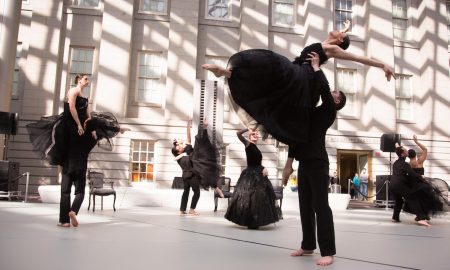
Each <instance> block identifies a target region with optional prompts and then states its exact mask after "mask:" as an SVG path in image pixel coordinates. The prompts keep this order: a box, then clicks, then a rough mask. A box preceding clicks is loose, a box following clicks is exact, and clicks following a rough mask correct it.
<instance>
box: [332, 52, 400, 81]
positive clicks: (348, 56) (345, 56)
mask: <svg viewBox="0 0 450 270" xmlns="http://www.w3.org/2000/svg"><path fill="white" fill-rule="evenodd" d="M324 49H326V52H327V56H328V57H334V58H336V59H342V60H350V61H354V62H358V63H361V64H364V65H368V66H372V67H379V68H381V69H383V71H384V75H385V76H386V79H387V80H388V81H390V80H391V77H394V79H397V78H396V77H395V74H394V71H393V70H392V69H391V68H390V67H389V66H387V65H386V64H385V63H383V62H381V61H378V60H375V59H372V58H368V57H365V56H359V55H356V54H353V53H350V52H347V51H344V50H343V49H341V48H339V46H336V45H325V48H324Z"/></svg>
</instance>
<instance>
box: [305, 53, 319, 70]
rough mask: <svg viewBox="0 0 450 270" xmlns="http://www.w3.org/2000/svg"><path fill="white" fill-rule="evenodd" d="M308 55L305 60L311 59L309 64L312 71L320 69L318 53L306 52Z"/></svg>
mask: <svg viewBox="0 0 450 270" xmlns="http://www.w3.org/2000/svg"><path fill="white" fill-rule="evenodd" d="M308 57H309V58H307V59H306V60H310V61H311V66H312V68H313V69H314V71H318V70H320V59H319V55H318V54H317V53H316V52H311V53H308Z"/></svg>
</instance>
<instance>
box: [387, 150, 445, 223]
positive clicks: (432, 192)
mask: <svg viewBox="0 0 450 270" xmlns="http://www.w3.org/2000/svg"><path fill="white" fill-rule="evenodd" d="M396 146H397V147H396V149H395V152H396V153H397V156H398V159H397V160H396V161H395V162H394V165H393V173H392V179H391V190H392V193H393V195H394V200H395V204H394V212H393V214H392V221H393V222H400V211H401V209H402V207H403V199H405V205H404V207H403V210H404V211H406V212H409V213H411V214H414V215H416V218H415V220H416V222H417V224H418V225H422V226H427V227H430V226H431V225H430V224H429V223H428V221H427V220H430V215H432V214H436V213H437V212H440V211H443V210H444V201H445V200H443V199H442V196H441V194H440V191H439V190H437V189H433V187H432V186H431V185H430V184H429V183H428V182H426V180H425V179H424V178H423V177H422V176H421V175H420V174H418V173H416V172H415V171H414V170H413V169H412V168H411V166H410V165H409V164H408V163H407V162H406V161H405V159H406V157H407V156H408V150H406V149H405V148H404V147H402V146H399V145H398V144H397V145H396Z"/></svg>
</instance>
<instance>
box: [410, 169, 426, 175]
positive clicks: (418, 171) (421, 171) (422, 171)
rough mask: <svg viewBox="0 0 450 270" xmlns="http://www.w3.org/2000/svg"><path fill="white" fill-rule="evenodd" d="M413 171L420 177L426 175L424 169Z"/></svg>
mask: <svg viewBox="0 0 450 270" xmlns="http://www.w3.org/2000/svg"><path fill="white" fill-rule="evenodd" d="M413 171H414V172H416V173H417V174H420V175H425V169H424V168H423V167H422V168H413Z"/></svg>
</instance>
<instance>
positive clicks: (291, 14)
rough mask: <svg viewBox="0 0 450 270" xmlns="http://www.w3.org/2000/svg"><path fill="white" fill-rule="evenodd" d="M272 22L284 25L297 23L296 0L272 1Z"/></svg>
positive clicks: (276, 24) (288, 25) (290, 25)
mask: <svg viewBox="0 0 450 270" xmlns="http://www.w3.org/2000/svg"><path fill="white" fill-rule="evenodd" d="M272 24H273V25H274V26H284V27H292V26H294V25H295V0H273V1H272Z"/></svg>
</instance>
